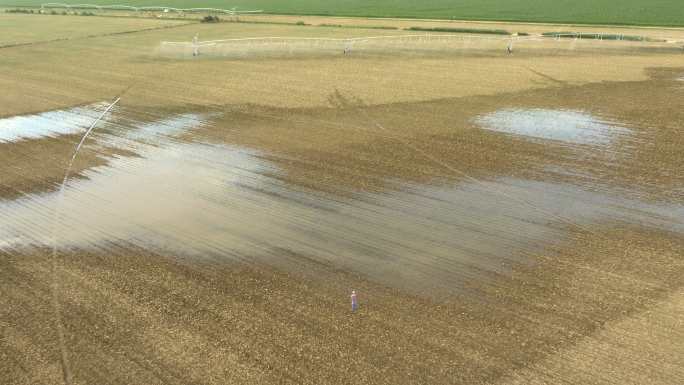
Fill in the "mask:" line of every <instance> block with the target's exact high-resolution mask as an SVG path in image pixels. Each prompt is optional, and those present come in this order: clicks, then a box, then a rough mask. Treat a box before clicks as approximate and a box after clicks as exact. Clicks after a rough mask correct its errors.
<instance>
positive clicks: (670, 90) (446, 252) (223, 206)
mask: <svg viewBox="0 0 684 385" xmlns="http://www.w3.org/2000/svg"><path fill="white" fill-rule="evenodd" d="M4 17H6V16H4V15H0V20H2V18H4ZM26 17H27V18H32V17H34V18H41V20H46V23H48V22H49V21H50V20H58V19H57V17H59V18H62V16H55V17H53V16H38V15H36V16H26ZM63 18H64V19H69V20H72V19H73V20H76V19H79V20H80V19H89V20H91V19H92V20H105V21H107V20H110V19H111V18H98V17H91V18H83V17H68V16H63ZM119 21H122V22H123V21H125V19H120V20H119V19H117V22H119ZM143 21H145V22H150V23H152V22H154V23H157V22H158V21H153V20H144V19H141V20H137V19H135V20H130V22H131V23H132V24H131V27H133V26H135V28H131V30H134V29H137V27H139V25H138V24H136V23H142V22H143ZM57 23H58V24H57V25H55V26H54V27H55V28H58V27H59V25H61V24H59V23H61V21H58V22H57ZM158 23H164V22H161V21H159V22H158ZM350 23H351V21H350ZM103 24H106V23H105V22H104V21H103ZM124 24H125V23H124ZM44 28H45V30H49V29H50V26H49V25H48V24H46V25H45V26H44ZM103 28H104V29H103V30H102V31H99V30H97V27H94V26H90V27H88V29H89V30H91V31H90V32H89V34H90V35H92V36H91V37H84V38H74V39H70V40H64V41H53V42H47V43H44V44H40V45H25V46H15V47H6V48H3V49H2V50H1V51H2V54H3V55H2V57H0V67H2V70H1V71H0V85H2V86H3V87H4V90H5V91H4V92H3V93H0V293H1V294H2V295H0V331H1V333H2V334H0V362H3V363H6V364H5V365H0V379H2V380H5V381H4V382H8V383H14V384H37V383H45V384H53V383H60V381H63V377H64V373H65V372H66V373H67V378H68V379H70V380H71V382H72V383H74V384H93V383H97V384H122V383H128V384H190V383H202V384H250V383H252V384H271V383H272V384H281V383H310V384H416V383H421V384H454V383H456V384H501V385H504V384H548V383H582V384H616V385H617V384H620V385H622V384H662V385H669V384H676V383H681V382H683V381H684V367H683V366H682V364H681V361H682V360H681V358H682V357H684V332H683V331H682V330H684V329H683V328H682V327H681V319H682V317H684V304H683V303H682V300H681V298H682V294H683V292H682V290H683V288H684V278H683V277H684V220H683V219H682V218H684V204H683V203H682V202H684V173H682V172H681V171H682V166H681V165H682V164H684V152H683V150H682V149H684V133H682V131H681V129H680V127H681V126H682V124H683V123H684V113H683V112H682V111H684V83H683V82H682V81H681V78H682V76H684V55H683V54H682V52H681V49H680V48H677V47H674V46H671V45H668V44H664V43H663V44H660V43H654V44H650V43H646V42H622V41H620V42H615V41H612V42H608V41H575V40H572V39H569V40H554V39H541V38H540V39H538V40H534V39H528V40H522V39H521V40H517V41H516V42H515V45H514V46H513V52H512V53H510V54H509V53H507V47H509V41H510V40H509V39H508V38H499V37H497V38H487V39H485V38H484V37H482V36H477V35H469V34H464V35H463V36H462V38H461V37H459V39H458V40H454V39H452V40H448V39H447V40H445V39H443V38H437V39H432V40H431V39H428V38H423V39H422V40H421V39H420V38H417V37H415V36H413V37H407V38H405V39H404V40H400V39H399V40H393V43H391V44H388V45H386V46H382V45H379V44H376V43H373V44H374V45H372V46H371V45H366V46H363V45H362V44H357V45H356V46H353V47H351V48H350V49H348V50H344V51H342V50H339V49H337V48H336V47H337V46H336V45H335V46H334V47H335V49H330V46H324V45H322V44H323V43H320V42H317V43H308V42H307V43H301V44H300V43H298V44H300V45H298V46H297V48H296V49H295V48H293V46H288V45H287V44H284V43H282V42H280V43H272V42H268V43H263V42H259V41H258V40H257V41H256V42H255V43H253V44H252V43H250V44H248V45H240V50H241V51H240V53H239V54H232V53H231V52H229V51H228V54H225V52H226V51H221V55H215V56H212V55H210V54H209V52H210V51H200V56H198V57H193V56H191V55H190V56H187V55H173V54H171V55H170V54H168V52H162V50H161V48H160V47H162V44H161V43H162V42H164V41H191V39H192V37H193V36H194V35H195V34H199V36H200V40H202V41H214V40H220V39H224V40H225V39H228V38H241V37H261V38H263V37H274V36H276V37H277V36H281V37H283V36H286V37H288V38H289V39H303V38H311V37H319V38H325V39H331V40H326V41H333V42H335V44H338V43H337V42H338V41H339V40H335V39H347V38H352V37H355V38H359V37H363V36H370V35H375V36H380V35H397V34H398V35H415V33H413V32H411V31H403V30H389V31H384V30H381V31H378V30H364V29H359V28H333V27H325V28H322V27H321V28H317V27H309V26H291V25H271V24H248V23H220V24H217V25H207V24H192V25H186V26H180V25H179V26H175V27H174V28H165V29H157V30H145V31H137V32H133V33H127V34H116V35H107V33H103V32H104V31H105V29H106V28H109V27H103ZM117 28H118V27H117ZM126 28H128V27H126ZM101 32H102V33H101ZM656 32H657V31H655V32H654V31H650V33H654V34H655V33H656ZM13 33H15V34H17V36H18V35H19V32H13ZM105 35H106V36H105ZM74 36H76V35H74ZM79 36H80V35H79ZM302 41H306V40H302ZM343 41H344V40H343ZM241 44H242V43H241ZM231 47H234V46H230V45H228V46H226V47H224V48H225V49H227V50H230V49H231ZM302 47H305V49H303V48H302ZM369 47H370V48H369ZM224 48H222V49H224ZM260 49H261V50H264V51H265V50H266V49H267V50H268V53H267V54H264V53H263V52H260V51H259V50H260ZM213 52H218V51H213ZM117 96H121V100H120V102H119V103H117V104H116V106H114V107H113V108H111V109H110V110H108V111H107V112H106V113H105V111H106V107H107V106H108V104H109V103H110V102H111V101H113V100H114V99H115V97H117ZM103 113H104V115H102V114H103ZM100 115H102V119H101V120H99V121H98V123H97V124H96V125H95V126H94V129H93V131H92V133H91V135H90V136H89V137H88V138H87V140H85V142H84V147H83V148H82V150H81V151H80V152H79V153H78V155H77V157H76V160H75V162H74V163H73V166H72V168H71V174H70V177H69V178H68V180H67V183H66V185H64V186H63V188H61V187H62V186H61V185H60V184H61V181H62V179H63V178H64V173H65V170H66V167H67V165H68V163H69V160H70V158H71V156H72V152H73V150H74V148H75V147H76V144H78V142H79V141H80V138H81V137H82V135H83V134H84V133H85V132H86V131H87V130H88V128H89V127H90V126H91V125H92V124H93V122H95V121H96V120H97V118H98V117H99V116H100ZM53 251H54V252H55V253H54V254H53ZM351 290H355V291H356V292H357V293H358V298H359V305H360V306H359V310H358V311H357V312H351V311H350V304H349V294H350V293H351ZM60 331H61V333H62V335H63V338H62V337H60ZM0 382H3V381H0Z"/></svg>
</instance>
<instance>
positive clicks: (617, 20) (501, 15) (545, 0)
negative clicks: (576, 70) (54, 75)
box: [0, 0, 684, 26]
mask: <svg viewBox="0 0 684 385" xmlns="http://www.w3.org/2000/svg"><path fill="white" fill-rule="evenodd" d="M46 2H47V1H45V0H0V6H5V7H14V6H34V7H40V5H41V3H46ZM58 2H64V3H71V4H78V3H84V2H85V3H90V4H96V5H112V4H121V5H128V6H135V7H160V6H164V7H173V8H205V7H206V8H224V9H226V8H227V9H230V8H232V7H236V8H237V10H243V11H246V10H257V9H258V10H264V12H266V13H273V14H286V15H321V16H362V17H403V18H424V19H456V20H498V21H529V22H543V23H570V24H620V25H660V26H684V7H682V0H622V1H615V0H572V1H570V0H459V1H454V0H423V1H415V0H345V1H339V0H231V1H226V0H88V1H81V0H62V1H58Z"/></svg>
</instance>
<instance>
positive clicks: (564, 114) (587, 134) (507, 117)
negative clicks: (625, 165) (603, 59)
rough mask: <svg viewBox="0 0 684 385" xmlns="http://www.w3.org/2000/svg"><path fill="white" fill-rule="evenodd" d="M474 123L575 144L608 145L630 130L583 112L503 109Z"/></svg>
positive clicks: (502, 130)
mask: <svg viewBox="0 0 684 385" xmlns="http://www.w3.org/2000/svg"><path fill="white" fill-rule="evenodd" d="M475 122H476V123H477V124H478V125H479V126H480V127H482V128H484V129H486V130H492V131H498V132H504V133H507V134H514V135H522V136H527V137H532V138H538V139H548V140H555V141H561V142H566V143H572V144H594V145H609V144H610V143H611V142H613V140H615V139H616V138H617V137H618V136H621V135H626V134H629V132H630V131H629V130H628V129H627V128H624V127H620V126H618V125H616V124H614V123H611V122H608V121H605V120H601V119H598V118H596V117H594V116H592V115H590V114H587V113H585V112H581V111H569V110H568V111H566V110H547V109H537V108H533V109H513V108H511V109H503V110H498V111H496V112H493V113H490V114H487V115H483V116H480V117H478V118H476V120H475Z"/></svg>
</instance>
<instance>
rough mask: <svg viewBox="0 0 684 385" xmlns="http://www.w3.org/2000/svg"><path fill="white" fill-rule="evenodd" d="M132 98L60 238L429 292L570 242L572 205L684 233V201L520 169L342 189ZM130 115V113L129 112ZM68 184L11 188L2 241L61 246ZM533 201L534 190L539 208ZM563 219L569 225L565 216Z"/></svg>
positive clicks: (98, 135) (64, 245) (112, 123)
mask: <svg viewBox="0 0 684 385" xmlns="http://www.w3.org/2000/svg"><path fill="white" fill-rule="evenodd" d="M124 115H127V114H125V110H124V109H122V108H120V109H118V110H117V111H115V113H114V114H113V116H112V117H109V118H107V119H106V121H103V122H101V123H102V125H101V126H100V127H98V130H96V131H95V132H94V133H93V140H94V141H95V143H92V144H90V145H91V146H116V147H120V148H125V149H127V150H130V151H133V152H135V153H136V154H137V155H138V156H135V157H115V158H113V159H110V161H109V162H108V164H107V165H105V166H99V167H95V168H91V169H89V170H87V171H85V172H83V173H82V175H83V176H85V177H87V179H78V180H70V181H69V182H68V184H67V186H66V188H65V191H64V200H63V203H62V209H63V214H62V215H61V217H60V222H59V228H58V231H57V238H58V246H59V248H60V250H69V249H82V250H89V249H102V248H104V249H106V248H108V247H111V245H131V246H135V247H138V248H142V249H144V250H150V251H153V252H160V253H166V254H169V255H173V256H177V257H179V258H183V259H185V260H188V261H202V260H212V261H233V262H235V261H242V262H249V263H265V264H268V265H272V266H277V267H281V268H284V269H298V268H301V263H302V262H301V260H299V259H297V256H304V257H305V258H307V260H314V261H317V262H320V263H323V264H330V265H333V266H339V267H341V268H345V269H349V270H351V271H355V272H359V273H362V274H364V275H366V276H368V277H371V278H374V279H377V280H378V281H380V282H384V283H386V284H389V285H395V286H398V287H402V288H407V289H415V290H418V291H433V290H438V289H447V290H451V289H454V288H458V287H459V285H460V283H462V282H463V281H464V280H465V279H467V278H472V277H473V276H476V277H480V276H481V278H482V279H485V277H487V276H489V275H490V274H492V273H498V272H502V271H505V270H506V269H507V268H508V267H507V266H510V264H511V263H519V262H523V263H524V262H526V257H525V256H526V255H529V254H530V253H535V252H538V251H540V250H541V249H543V248H544V247H545V246H549V245H554V244H556V243H557V242H562V241H563V240H564V237H565V236H566V235H567V231H566V230H565V229H564V226H567V223H561V225H562V226H557V225H558V222H557V219H558V218H559V217H562V218H566V219H567V220H568V221H571V222H573V223H578V224H590V223H594V222H596V221H601V220H618V221H624V222H631V223H640V224H642V225H644V226H651V227H655V228H664V229H668V230H671V231H677V232H684V223H682V221H681V220H680V219H678V218H684V207H683V206H681V205H665V206H659V205H656V204H648V203H643V202H639V201H634V200H628V199H622V198H619V197H617V196H610V195H609V194H599V193H593V192H588V191H584V190H582V189H580V188H578V187H575V186H572V185H568V184H559V183H548V182H533V181H527V180H522V179H515V178H498V179H495V180H491V181H487V182H481V183H461V184H454V185H447V186H439V187H438V186H426V185H419V184H416V185H412V184H408V183H403V184H402V185H401V187H400V188H399V189H398V190H397V191H388V192H385V193H382V194H378V193H357V194H355V196H354V197H350V198H344V199H343V198H333V197H330V196H327V195H324V194H316V193H313V192H311V191H307V190H303V189H300V188H296V187H294V186H291V185H289V184H287V183H286V182H283V181H282V179H281V178H280V177H279V175H280V174H281V173H282V171H281V170H280V169H279V168H278V167H277V166H275V165H274V164H273V163H271V162H269V161H268V160H265V159H264V157H263V154H260V153H258V152H256V151H253V150H248V149H245V148H240V147H234V146H227V145H222V144H215V143H211V142H203V141H197V140H195V139H193V137H192V130H193V129H194V128H197V127H201V126H202V125H207V124H212V123H211V122H210V121H209V120H208V116H207V115H203V114H175V115H170V116H159V117H156V118H155V119H149V120H147V121H145V122H140V121H135V120H131V119H123V118H121V116H124ZM117 116H118V118H117ZM58 200H59V196H58V194H57V193H45V194H27V195H24V196H22V197H20V198H18V199H13V200H5V201H0V218H2V219H1V226H0V249H5V250H7V249H10V250H11V249H20V248H22V247H30V246H38V247H45V246H47V245H50V242H51V239H49V234H51V232H50V229H51V223H52V220H53V207H54V206H55V205H56V204H57V202H58ZM520 202H534V205H535V207H536V209H533V208H531V207H530V206H529V205H525V204H521V203H520ZM554 223H555V224H556V225H555V226H554Z"/></svg>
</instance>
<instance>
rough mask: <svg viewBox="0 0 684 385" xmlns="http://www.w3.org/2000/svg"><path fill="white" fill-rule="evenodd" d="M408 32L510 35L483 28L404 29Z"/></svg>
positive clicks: (506, 32)
mask: <svg viewBox="0 0 684 385" xmlns="http://www.w3.org/2000/svg"><path fill="white" fill-rule="evenodd" d="M405 29H406V30H408V31H426V32H451V33H477V34H487V35H510V34H511V33H510V32H508V31H506V30H503V29H483V28H447V27H435V28H425V27H410V28H405Z"/></svg>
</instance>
